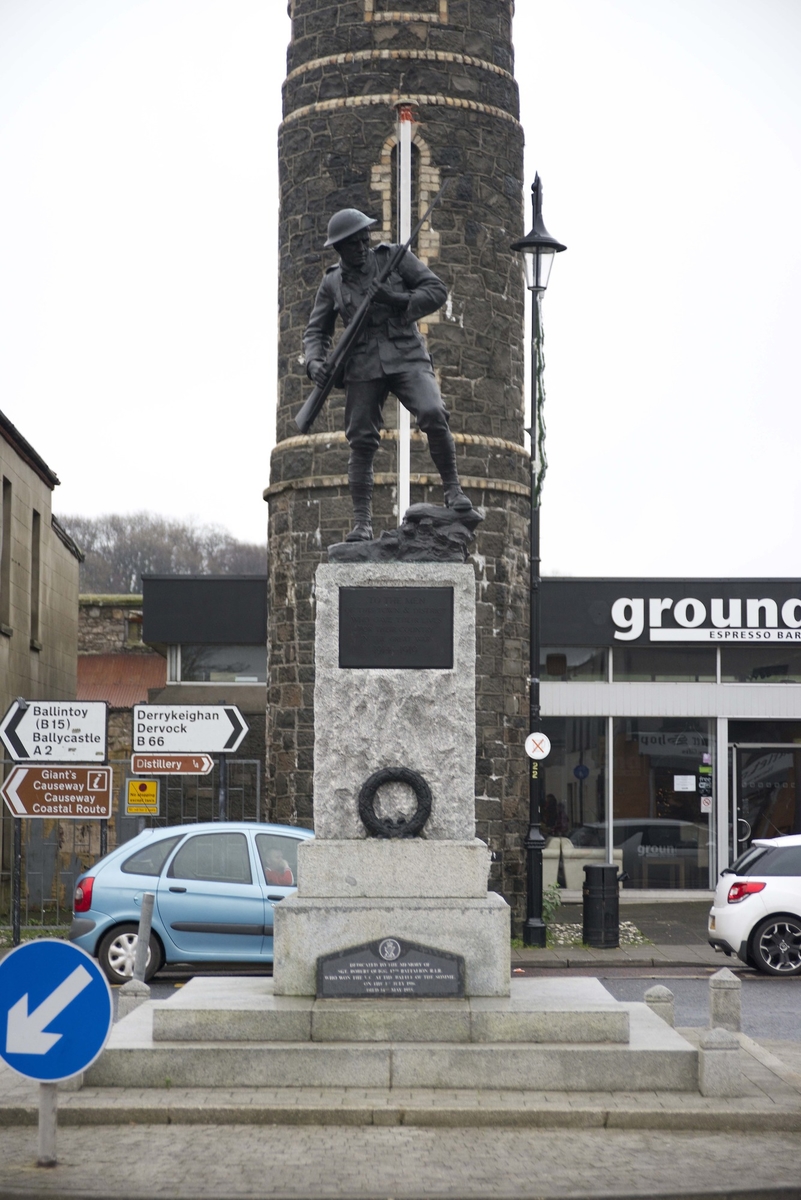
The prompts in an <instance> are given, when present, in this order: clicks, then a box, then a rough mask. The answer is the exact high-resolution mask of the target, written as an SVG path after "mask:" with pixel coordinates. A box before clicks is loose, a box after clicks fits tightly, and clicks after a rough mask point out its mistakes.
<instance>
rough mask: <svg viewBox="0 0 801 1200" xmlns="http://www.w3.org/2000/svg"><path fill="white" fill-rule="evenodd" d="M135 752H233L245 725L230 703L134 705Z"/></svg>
mask: <svg viewBox="0 0 801 1200" xmlns="http://www.w3.org/2000/svg"><path fill="white" fill-rule="evenodd" d="M133 727H134V728H133V750H134V753H135V754H143V753H147V752H150V753H151V754H158V753H161V754H164V753H166V754H204V753H205V754H233V752H234V751H235V750H236V749H237V747H238V746H239V745H240V744H241V742H242V741H243V740H244V737H245V734H246V733H247V731H248V727H247V725H246V724H245V720H244V717H243V716H242V714H241V712H240V711H239V709H238V708H235V707H234V705H233V704H135V705H134V710H133Z"/></svg>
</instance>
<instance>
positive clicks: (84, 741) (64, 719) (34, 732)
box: [0, 700, 108, 763]
mask: <svg viewBox="0 0 801 1200" xmlns="http://www.w3.org/2000/svg"><path fill="white" fill-rule="evenodd" d="M107 728H108V705H107V704H106V702H105V700H15V701H14V702H13V704H12V705H11V707H10V708H9V710H8V712H7V713H6V715H5V716H4V717H3V720H2V722H0V738H2V739H3V742H4V743H5V746H6V749H7V750H8V752H9V754H10V755H11V757H12V758H13V759H14V760H15V761H16V762H20V761H26V760H27V761H31V760H32V761H34V762H35V761H41V760H43V759H48V760H49V761H50V762H54V763H62V762H70V763H73V762H76V763H89V762H105V760H106V742H107Z"/></svg>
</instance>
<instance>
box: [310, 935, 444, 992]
mask: <svg viewBox="0 0 801 1200" xmlns="http://www.w3.org/2000/svg"><path fill="white" fill-rule="evenodd" d="M463 995H464V959H463V958H462V957H461V956H460V955H458V954H448V953H446V952H445V951H443V950H432V949H431V948H430V947H429V946H418V945H417V944H416V943H415V942H406V941H404V940H403V939H402V938H394V937H386V938H382V939H381V940H380V941H378V942H367V943H366V944H365V945H363V946H351V947H350V949H348V950H338V951H337V952H336V953H335V954H324V955H322V956H321V957H320V958H318V959H317V996H318V997H319V998H320V999H329V1000H331V999H335V998H337V997H343V996H379V997H381V996H384V997H388V996H393V997H394V996H397V997H403V996H412V997H414V996H463Z"/></svg>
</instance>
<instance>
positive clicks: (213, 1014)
mask: <svg viewBox="0 0 801 1200" xmlns="http://www.w3.org/2000/svg"><path fill="white" fill-rule="evenodd" d="M628 1038H629V1014H628V1011H627V1010H626V1009H625V1008H624V1007H623V1006H622V1005H620V1004H618V1003H617V1001H615V1000H613V999H612V997H611V996H610V995H609V993H608V992H607V991H606V989H605V988H604V987H603V986H602V985H601V984H600V983H598V981H597V980H595V979H577V980H562V979H546V980H535V979H528V980H513V981H512V990H511V995H510V996H509V997H508V998H506V997H503V998H499V997H473V998H470V999H464V1000H453V999H447V1000H445V999H443V1000H419V999H412V1000H394V999H386V1000H374V999H370V1000H315V999H313V998H312V997H297V996H276V995H275V994H274V992H273V983H272V980H271V979H259V978H253V979H235V980H232V979H212V978H195V979H193V980H192V981H191V982H190V983H189V984H188V985H187V986H186V987H185V988H183V989H181V991H180V992H179V993H178V994H177V995H176V996H175V997H173V998H172V999H171V1000H168V1001H164V1002H160V1003H159V1002H156V1003H154V1004H153V1040H154V1042H202V1041H215V1042H265V1041H269V1042H302V1041H311V1042H457V1043H466V1042H477V1043H482V1042H493V1043H495V1042H521V1043H529V1042H555V1043H578V1044H587V1043H591V1044H596V1043H615V1044H621V1043H623V1044H624V1043H626V1042H627V1041H628Z"/></svg>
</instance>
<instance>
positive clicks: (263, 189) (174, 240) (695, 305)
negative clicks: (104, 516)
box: [0, 0, 801, 576]
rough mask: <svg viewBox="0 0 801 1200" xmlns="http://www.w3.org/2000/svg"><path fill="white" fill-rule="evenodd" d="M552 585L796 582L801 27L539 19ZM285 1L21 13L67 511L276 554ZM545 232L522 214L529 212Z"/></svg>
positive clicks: (526, 30) (20, 342)
mask: <svg viewBox="0 0 801 1200" xmlns="http://www.w3.org/2000/svg"><path fill="white" fill-rule="evenodd" d="M517 9H518V13H517V17H516V22H515V30H516V33H515V44H516V54H517V74H518V78H519V80H520V88H521V99H522V115H523V122H524V126H525V130H526V142H527V149H526V179H525V181H523V182H524V185H525V190H526V193H527V192H528V188H529V185H530V182H531V179H532V178H533V174H534V171H535V169H537V170H539V172H540V174H541V176H542V179H543V184H544V216H545V221H546V224H547V226H548V228H549V230H550V232H551V233H553V234H554V235H555V236H556V237H558V238H559V239H560V240H561V241H563V242H565V243H566V244H567V246H568V250H567V252H566V253H565V254H563V255H560V256H559V258H558V260H557V263H556V265H555V267H554V271H553V275H552V280H551V286H550V288H549V290H548V293H547V295H546V297H545V300H544V320H545V332H546V362H547V370H546V389H547V393H548V400H547V423H548V442H547V449H548V457H549V463H550V466H549V472H548V478H547V481H546V485H545V491H544V496H543V515H542V525H543V569H544V571H545V572H546V573H548V572H551V571H558V572H560V573H563V574H573V575H581V574H586V575H596V574H597V575H629V574H631V575H639V574H643V575H678V576H688V575H779V576H794V575H801V504H800V503H799V501H801V482H799V481H800V480H801V405H800V404H799V391H800V390H801V389H799V382H798V381H799V361H798V360H799V350H798V343H799V328H801V292H800V291H799V276H800V275H801V222H800V221H799V215H798V214H799V209H800V208H801V205H799V197H800V196H801V72H799V69H798V64H799V62H800V61H801V4H799V3H798V0H670V2H668V0H518V4H517ZM285 13H286V4H285V2H284V0H0V163H1V164H2V177H3V178H2V186H0V408H2V410H3V411H4V412H5V413H6V415H7V416H8V417H9V418H10V419H11V420H12V421H13V422H14V423H15V424H16V425H17V427H18V428H19V429H20V431H21V432H22V434H23V435H24V436H25V437H26V438H27V439H28V440H29V441H30V442H31V443H32V444H33V445H34V446H35V448H36V449H37V450H38V451H39V453H40V454H41V455H42V456H43V458H44V459H45V460H46V461H47V462H48V464H49V465H50V466H51V467H52V468H53V469H54V470H55V471H56V472H57V473H58V475H59V477H60V478H61V480H62V486H61V487H60V488H58V489H57V490H56V494H55V497H54V509H55V511H56V512H57V513H58V512H61V513H67V512H73V513H81V514H83V515H97V514H99V513H102V512H130V511H135V510H137V509H140V508H147V509H150V510H152V511H154V512H161V513H164V514H168V515H171V516H178V517H188V516H194V517H196V518H197V519H198V520H200V521H203V522H206V521H209V522H216V523H219V524H222V525H224V526H225V527H227V528H228V529H229V530H230V531H231V532H232V533H233V534H234V535H235V536H237V537H240V538H242V539H245V540H251V541H257V540H261V539H263V537H264V532H265V527H266V513H267V506H266V505H265V504H264V502H263V501H262V499H261V493H262V489H263V488H264V487H265V486H266V484H267V483H268V471H269V450H270V446H271V444H272V438H273V408H272V405H273V400H274V395H275V326H276V290H277V281H276V254H275V249H276V238H277V232H276V220H277V172H276V131H277V127H278V123H279V121H280V100H281V96H280V85H281V80H282V78H283V75H284V71H285V51H286V43H287V40H288V32H289V25H288V20H287V18H286V15H285ZM527 214H528V208H527Z"/></svg>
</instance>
